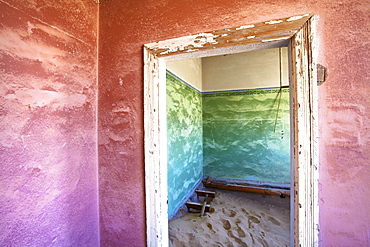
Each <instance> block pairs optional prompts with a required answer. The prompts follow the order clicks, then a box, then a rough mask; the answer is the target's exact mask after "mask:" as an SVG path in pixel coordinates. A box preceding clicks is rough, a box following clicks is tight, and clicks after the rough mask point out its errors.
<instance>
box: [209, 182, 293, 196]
mask: <svg viewBox="0 0 370 247" xmlns="http://www.w3.org/2000/svg"><path fill="white" fill-rule="evenodd" d="M203 185H204V186H205V187H210V188H217V189H224V190H236V191H244V192H250V193H260V194H269V195H279V196H290V190H284V189H272V188H264V187H251V186H244V185H238V184H229V183H224V182H216V181H211V182H203Z"/></svg>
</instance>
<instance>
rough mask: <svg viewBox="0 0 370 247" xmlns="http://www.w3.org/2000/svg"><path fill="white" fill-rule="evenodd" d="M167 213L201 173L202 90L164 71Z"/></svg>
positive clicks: (171, 210) (172, 210) (178, 202)
mask: <svg viewBox="0 0 370 247" xmlns="http://www.w3.org/2000/svg"><path fill="white" fill-rule="evenodd" d="M166 81H167V85H166V90H167V97H166V100H167V140H168V141H167V147H168V215H169V216H171V215H172V213H173V212H174V210H175V209H176V208H177V206H178V205H179V204H180V203H181V202H182V200H183V199H184V198H185V197H186V196H187V194H188V193H189V192H190V191H191V189H192V188H193V187H194V186H195V185H196V184H197V183H198V181H199V180H200V179H201V178H202V177H203V143H202V138H203V137H202V97H201V93H200V92H198V91H197V90H195V89H193V88H192V87H190V86H188V85H187V84H185V83H184V82H182V81H181V80H180V79H179V78H177V77H176V76H174V75H172V74H171V73H169V72H167V74H166Z"/></svg>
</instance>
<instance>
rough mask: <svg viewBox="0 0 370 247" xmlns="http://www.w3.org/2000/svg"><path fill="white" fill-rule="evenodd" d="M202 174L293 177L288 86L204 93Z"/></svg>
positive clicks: (283, 179)
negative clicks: (285, 87) (284, 87)
mask: <svg viewBox="0 0 370 247" xmlns="http://www.w3.org/2000/svg"><path fill="white" fill-rule="evenodd" d="M202 103H203V108H202V109H203V111H202V112H203V153H204V156H203V164H204V176H211V177H219V178H233V179H243V180H255V181H270V182H279V183H289V182H290V138H289V136H290V115H289V114H290V113H289V89H282V91H280V89H276V88H275V89H262V90H246V91H231V92H230V91H229V92H215V93H203V102H202Z"/></svg>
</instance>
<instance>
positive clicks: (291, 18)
mask: <svg viewBox="0 0 370 247" xmlns="http://www.w3.org/2000/svg"><path fill="white" fill-rule="evenodd" d="M306 16H309V14H304V15H297V16H292V17H290V18H289V19H288V20H286V21H296V20H299V19H302V18H303V17H306Z"/></svg>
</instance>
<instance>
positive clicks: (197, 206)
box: [185, 202, 215, 213]
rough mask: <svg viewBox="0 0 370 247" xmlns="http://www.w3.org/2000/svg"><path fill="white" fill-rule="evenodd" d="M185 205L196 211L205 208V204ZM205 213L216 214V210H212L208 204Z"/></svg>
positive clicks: (187, 203)
mask: <svg viewBox="0 0 370 247" xmlns="http://www.w3.org/2000/svg"><path fill="white" fill-rule="evenodd" d="M185 205H186V206H187V207H188V208H189V209H190V208H192V209H196V210H202V207H203V203H199V202H186V203H185ZM205 211H206V212H211V213H212V212H214V211H215V209H214V208H211V205H209V204H207V205H206V207H205Z"/></svg>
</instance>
